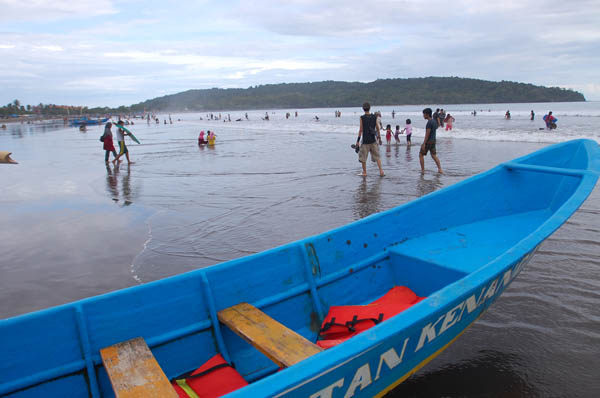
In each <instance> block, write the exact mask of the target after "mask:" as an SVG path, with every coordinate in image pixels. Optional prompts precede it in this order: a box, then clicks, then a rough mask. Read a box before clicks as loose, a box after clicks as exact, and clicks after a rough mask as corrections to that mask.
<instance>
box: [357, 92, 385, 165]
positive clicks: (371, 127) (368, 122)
mask: <svg viewBox="0 0 600 398" xmlns="http://www.w3.org/2000/svg"><path fill="white" fill-rule="evenodd" d="M363 110H364V111H365V114H364V115H362V116H361V117H360V128H359V129H358V138H357V139H356V145H357V146H359V143H360V137H362V144H360V146H359V150H358V161H359V162H360V163H361V164H362V169H363V172H362V176H363V177H366V176H367V157H368V156H369V153H370V154H371V160H372V161H373V162H377V167H379V175H380V176H382V177H383V176H384V175H385V173H384V172H383V169H382V168H381V159H380V158H379V145H381V132H380V130H379V126H378V124H377V116H376V115H373V114H372V113H370V112H369V111H370V110H371V105H370V104H369V103H368V102H365V103H364V104H363Z"/></svg>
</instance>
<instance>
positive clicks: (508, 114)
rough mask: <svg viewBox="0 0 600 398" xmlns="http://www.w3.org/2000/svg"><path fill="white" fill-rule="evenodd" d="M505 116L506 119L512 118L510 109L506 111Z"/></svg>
mask: <svg viewBox="0 0 600 398" xmlns="http://www.w3.org/2000/svg"><path fill="white" fill-rule="evenodd" d="M504 118H505V119H506V120H508V119H510V111H506V113H505V114H504Z"/></svg>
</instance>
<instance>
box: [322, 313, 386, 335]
mask: <svg viewBox="0 0 600 398" xmlns="http://www.w3.org/2000/svg"><path fill="white" fill-rule="evenodd" d="M364 321H372V322H373V323H374V324H375V325H377V324H378V323H380V322H382V321H383V313H380V314H379V316H378V317H377V318H363V319H358V315H354V317H352V320H351V321H347V322H346V323H335V317H333V318H331V321H329V322H325V325H323V327H322V328H321V330H319V338H320V337H321V334H322V333H325V332H327V331H328V330H329V329H331V327H332V326H341V327H345V328H348V331H349V332H356V328H355V326H356V324H357V323H359V322H364Z"/></svg>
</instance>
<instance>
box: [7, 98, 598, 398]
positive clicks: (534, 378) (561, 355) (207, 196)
mask: <svg viewBox="0 0 600 398" xmlns="http://www.w3.org/2000/svg"><path fill="white" fill-rule="evenodd" d="M438 106H439V107H443V108H445V109H446V110H447V111H448V112H450V113H451V114H452V115H453V116H454V117H455V118H456V122H455V124H454V130H453V131H451V132H446V131H438V155H439V157H440V160H441V162H442V166H443V168H444V171H445V174H444V175H439V174H437V173H435V172H434V170H435V167H434V164H433V162H432V160H431V159H430V158H426V161H425V163H426V168H427V172H426V173H425V174H424V175H421V173H420V168H419V164H418V147H419V144H420V143H421V142H422V137H423V135H424V126H425V121H424V120H423V118H422V115H421V109H422V108H423V107H424V106H401V107H400V106H398V107H373V110H380V111H381V112H382V114H383V123H384V125H385V124H388V123H389V124H391V125H392V126H393V127H395V125H396V124H399V125H400V126H401V127H403V126H404V121H405V119H406V118H410V119H412V124H413V131H414V134H413V143H414V144H415V145H414V146H413V147H412V148H407V147H406V145H404V138H403V137H402V145H398V146H396V145H391V146H389V147H387V146H385V145H384V146H383V147H382V148H381V155H382V163H383V168H384V170H385V172H386V177H384V178H379V177H378V176H377V168H376V166H374V165H373V164H371V163H370V162H369V164H368V172H369V176H368V177H367V178H366V179H363V178H361V177H358V176H357V175H356V174H357V173H359V172H360V164H359V163H358V161H357V156H356V154H355V153H354V151H353V150H352V149H351V148H350V144H352V143H354V142H355V140H356V133H357V130H358V118H359V116H360V115H361V114H362V111H361V110H360V109H359V108H341V109H338V110H340V111H341V112H342V117H341V118H336V117H334V111H335V110H336V109H298V110H297V111H298V113H299V116H298V117H297V118H296V117H294V112H295V111H296V109H292V110H281V109H278V110H263V111H249V112H248V116H249V119H250V120H248V121H246V120H245V117H244V112H221V115H222V117H227V114H228V113H229V114H230V116H231V119H232V120H233V121H232V122H224V121H223V120H220V121H210V120H207V118H206V116H207V115H206V114H205V113H202V114H200V113H181V114H172V115H171V118H172V120H173V124H166V125H165V124H164V122H163V121H164V120H167V122H168V116H169V115H166V114H165V115H163V114H161V115H158V116H159V118H160V120H161V123H160V124H155V123H150V124H148V123H146V122H145V121H140V120H139V119H136V120H135V125H132V126H130V129H132V131H134V132H135V134H136V136H137V137H138V138H139V139H140V141H141V142H142V144H141V145H137V144H133V143H130V144H129V148H130V153H131V158H132V160H133V161H135V164H132V165H131V166H130V167H128V166H127V164H126V162H125V163H123V164H122V165H121V166H120V167H114V166H112V164H111V165H109V166H106V165H105V164H104V161H103V157H104V152H103V151H102V148H101V145H102V144H101V143H100V142H99V141H98V137H99V136H100V135H101V133H102V128H101V127H98V126H92V127H90V128H89V129H88V131H87V132H85V133H82V132H80V131H79V130H78V129H77V128H73V127H68V126H64V125H63V124H62V122H59V123H36V124H9V125H8V126H7V129H6V130H0V150H9V151H11V152H13V158H15V159H16V160H17V161H19V162H20V163H19V165H0V182H1V184H2V195H1V196H0V206H1V208H2V212H1V213H0V214H1V217H2V226H3V227H2V228H0V259H2V260H1V261H0V318H6V317H10V316H14V315H18V314H22V313H26V312H29V311H33V310H37V309H41V308H47V307H49V306H53V305H58V304H61V303H65V302H69V301H72V300H76V299H80V298H84V297H88V296H91V295H96V294H101V293H104V292H107V291H112V290H116V289H120V288H123V287H127V286H133V285H136V284H139V283H144V282H149V281H152V280H156V279H160V278H163V277H166V276H169V275H176V274H179V273H182V272H185V271H189V270H192V269H197V268H202V267H205V266H208V265H211V264H215V263H218V262H221V261H225V260H228V259H233V258H237V257H240V256H244V255H247V254H251V253H256V252H260V251H262V250H265V249H268V248H272V247H275V246H278V245H281V244H284V243H287V242H290V241H293V240H296V239H299V238H303V237H306V236H309V235H312V234H315V233H320V232H323V231H326V230H329V229H331V228H334V227H337V226H340V225H344V224H346V223H348V222H351V221H354V220H357V219H360V218H363V217H366V216H368V215H370V214H372V213H375V212H380V211H383V210H387V209H389V208H392V207H394V206H398V205H401V204H403V203H406V202H408V201H410V200H413V199H415V198H417V197H420V196H422V195H425V194H427V193H429V192H432V191H435V190H437V189H440V188H442V187H445V186H448V185H451V184H454V183H456V182H458V181H461V180H463V179H465V178H467V177H469V176H472V175H474V174H477V173H479V172H482V171H485V170H487V169H489V168H491V167H493V166H495V165H497V164H498V163H500V162H503V161H507V160H510V159H513V158H515V157H518V156H522V155H524V154H527V153H529V152H532V151H534V150H537V149H539V148H542V147H544V146H546V145H548V144H551V143H554V142H561V141H565V140H569V139H573V138H591V139H594V140H596V141H600V139H599V138H600V130H599V129H598V128H597V125H598V123H599V122H600V103H596V102H586V103H555V104H493V105H487V104H475V105H448V106H444V105H436V107H438ZM532 109H533V110H534V111H535V113H536V120H534V121H530V120H529V112H530V111H531V110H532ZM392 110H394V111H395V113H396V114H395V118H394V119H392V116H391V112H392ZM473 110H477V116H472V115H471V112H472V111H473ZM506 110H510V112H511V114H512V119H511V120H505V119H504V113H505V112H506ZM549 110H552V111H553V114H554V115H555V116H556V117H557V118H558V119H559V120H558V126H559V127H558V129H557V130H555V131H552V132H549V131H546V130H544V129H543V127H544V123H543V121H542V119H541V118H542V116H543V115H544V114H545V113H546V112H547V111H549ZM265 112H268V113H269V116H270V119H271V120H270V121H264V120H262V116H264V114H265ZM286 112H291V114H292V116H291V117H290V118H289V119H286V118H285V113H286ZM213 113H214V112H213ZM214 114H218V112H216V113H214ZM315 116H318V117H319V121H316V120H315ZM201 118H202V119H203V120H201ZM240 118H241V119H243V120H242V121H235V120H236V119H240ZM540 128H542V130H540ZM200 130H205V131H206V130H213V131H215V132H216V134H217V145H215V147H214V148H207V147H198V145H197V144H196V140H197V136H198V133H199V131H200ZM416 221H418V220H416ZM599 236H600V193H599V190H598V189H597V188H596V189H595V190H594V192H593V193H592V195H591V196H590V197H589V198H588V200H587V201H586V202H585V203H584V204H583V206H582V207H581V209H580V210H579V211H578V212H577V213H576V214H575V215H574V216H573V217H572V218H571V219H570V220H569V221H568V222H567V223H566V224H565V225H564V226H563V227H562V228H561V229H560V230H558V231H557V232H556V233H555V234H554V235H552V236H551V237H550V238H549V239H548V240H547V241H546V242H545V243H544V244H543V245H542V246H541V248H540V250H539V252H538V253H537V254H536V255H535V256H534V257H533V259H532V261H531V262H530V263H529V264H528V266H527V267H526V268H525V270H524V271H523V272H522V273H521V274H520V275H519V277H518V278H517V279H516V281H515V282H514V283H513V284H512V285H511V287H510V288H509V289H508V290H507V291H506V292H505V293H504V294H503V295H502V296H501V297H500V299H499V300H498V301H497V302H496V303H495V304H494V305H493V306H492V308H491V309H490V311H488V312H487V313H486V315H484V316H483V317H482V318H481V319H480V320H479V321H478V322H477V323H476V324H475V325H474V326H472V327H471V328H470V329H469V330H468V331H467V332H466V333H465V334H464V335H463V336H462V337H461V338H460V339H458V340H457V342H456V343H455V344H454V345H452V346H451V347H450V348H449V349H448V350H446V351H445V352H444V353H443V354H442V355H441V356H439V357H438V358H437V359H435V360H434V361H432V362H431V363H430V364H429V365H427V366H426V367H425V368H424V369H422V370H421V371H420V372H418V373H417V374H416V375H415V376H413V377H412V378H411V379H409V380H408V381H406V382H405V383H403V384H402V385H400V386H399V387H397V388H396V389H395V390H394V391H392V392H390V393H389V396H390V397H400V396H402V397H481V396H486V397H507V396H510V397H595V396H600V329H599V325H600V310H599V309H598V308H600V293H598V292H599V291H600V274H599V272H598V266H599V265H600V245H599V244H598V240H599Z"/></svg>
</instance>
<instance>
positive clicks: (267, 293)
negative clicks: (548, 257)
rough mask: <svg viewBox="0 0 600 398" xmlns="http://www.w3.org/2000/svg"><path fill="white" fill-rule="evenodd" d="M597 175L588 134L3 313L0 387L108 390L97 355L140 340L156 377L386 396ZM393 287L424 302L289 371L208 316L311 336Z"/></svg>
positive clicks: (287, 391)
mask: <svg viewBox="0 0 600 398" xmlns="http://www.w3.org/2000/svg"><path fill="white" fill-rule="evenodd" d="M599 171H600V157H599V147H598V144H597V143H596V142H594V141H590V140H575V141H570V142H566V143H561V144H557V145H553V146H549V147H547V148H544V149H542V150H539V151H537V152H534V153H532V154H530V155H527V156H524V157H521V158H519V159H516V160H514V161H511V162H506V163H503V164H500V165H499V166H497V167H495V168H493V169H491V170H489V171H487V172H484V173H482V174H479V175H476V176H474V177H471V178H469V179H466V180H464V181H462V182H460V183H458V184H455V185H453V186H450V187H447V188H445V189H442V190H440V191H437V192H434V193H431V194H429V195H426V196H424V197H422V198H419V199H417V200H414V201H412V202H410V203H407V204H404V205H402V206H399V207H397V208H394V209H391V210H389V211H385V212H383V213H379V214H375V215H372V216H369V217H367V218H365V219H362V220H359V221H356V222H353V223H351V224H348V225H346V226H343V227H340V228H337V229H334V230H332V231H329V232H325V233H322V234H320V235H316V236H312V237H309V238H306V239H302V240H300V241H297V242H293V243H290V244H286V245H284V246H281V247H278V248H274V249H271V250H267V251H265V252H262V253H259V254H255V255H251V256H248V257H244V258H240V259H237V260H233V261H228V262H225V263H222V264H219V265H215V266H212V267H208V268H204V269H200V270H196V271H192V272H189V273H185V274H182V275H178V276H175V277H171V278H167V279H164V280H160V281H156V282H152V283H148V284H145V285H141V286H136V287H132V288H128V289H124V290H121V291H116V292H112V293H109V294H104V295H101V296H98V297H92V298H88V299H85V300H81V301H78V302H74V303H70V304H66V305H62V306H59V307H55V308H50V309H47V310H43V311H38V312H34V313H30V314H26V315H22V316H18V317H15V318H11V319H6V320H2V321H0V396H10V397H19V398H22V397H36V398H38V397H41V396H42V397H90V396H91V397H112V396H114V391H113V386H112V385H111V381H110V379H109V375H108V373H107V367H106V366H105V365H104V364H105V363H106V362H103V361H102V358H103V357H101V355H100V350H101V349H103V348H105V347H110V346H114V345H115V344H118V343H121V342H124V341H128V340H130V339H133V338H136V337H142V338H143V341H145V342H146V343H147V345H148V346H149V347H150V349H151V352H152V356H153V357H154V358H155V359H156V361H157V363H158V365H159V367H160V368H161V369H162V371H163V372H164V374H165V375H166V377H167V378H171V377H175V376H176V375H179V374H181V373H184V372H187V371H190V370H193V369H196V368H197V367H198V366H200V364H202V363H203V362H205V361H206V360H207V359H209V358H211V357H213V356H214V355H215V354H217V353H220V354H221V355H222V356H223V358H225V360H227V361H228V362H233V363H234V364H235V366H236V370H237V372H239V374H240V375H241V376H242V377H243V378H244V379H245V380H246V381H248V382H249V383H250V384H249V385H247V386H245V387H243V388H241V389H238V390H236V391H234V392H232V393H231V394H229V395H228V397H313V398H318V397H321V398H328V397H373V396H379V395H382V394H385V393H386V392H387V391H389V390H390V389H391V388H393V387H394V386H395V385H397V384H399V383H400V382H402V381H403V380H405V379H406V378H407V377H409V376H410V375H411V374H413V373H414V372H416V371H417V370H418V369H420V368H421V367H422V366H424V365H425V364H427V363H428V362H429V361H430V360H431V359H432V358H434V357H435V356H437V355H438V354H439V353H440V352H442V351H443V350H444V349H445V348H446V347H448V345H449V344H451V343H452V342H453V341H454V340H455V339H456V338H457V337H459V336H460V335H461V334H462V333H463V332H464V331H465V330H466V329H467V327H468V326H469V325H471V324H472V323H473V322H475V320H476V319H477V318H478V317H479V316H481V315H482V313H483V312H484V311H486V310H487V309H488V308H489V306H490V305H491V304H492V303H493V302H494V301H495V300H496V299H497V298H498V296H499V295H500V294H501V293H502V291H503V290H504V289H506V287H507V286H508V285H509V284H510V283H511V282H512V281H513V280H514V279H515V277H516V276H517V275H518V274H519V272H520V271H521V270H522V269H523V267H524V266H525V264H526V263H527V262H528V260H529V259H530V258H531V256H532V255H533V254H534V253H535V251H536V249H537V248H538V247H539V245H540V244H541V243H542V242H543V241H544V240H545V239H546V238H547V237H548V236H549V235H550V234H552V233H553V232H554V231H555V230H556V229H557V228H559V227H560V226H561V225H562V224H563V223H564V222H565V221H566V220H567V219H568V218H569V217H570V216H571V215H572V214H573V213H574V212H575V211H576V210H577V209H578V207H579V206H580V205H581V204H582V203H583V201H584V200H585V199H586V197H587V196H588V195H589V194H590V192H591V191H592V189H593V188H594V186H595V183H596V180H597V178H598V175H599ZM393 286H407V287H409V288H410V289H412V290H413V291H414V292H415V293H416V294H417V295H419V296H422V297H426V298H425V299H424V300H422V301H420V302H418V303H417V304H415V305H413V306H411V307H410V308H408V309H406V310H404V311H403V312H401V313H400V314H398V315H396V316H393V317H392V318H390V319H388V320H385V321H383V322H380V323H379V324H377V325H376V326H373V327H371V328H370V329H368V330H366V331H364V332H362V333H360V334H358V335H356V336H354V337H352V338H351V339H349V340H347V341H345V342H344V343H341V344H339V345H337V346H334V347H332V348H329V349H327V350H324V351H320V352H317V353H314V355H310V356H307V357H306V358H304V359H303V360H300V361H299V362H297V363H296V364H293V365H291V366H287V367H285V366H281V365H278V364H276V363H274V362H273V361H272V360H271V359H269V358H268V357H267V356H265V355H263V354H262V353H261V352H260V351H258V350H257V349H256V348H255V346H253V345H251V344H249V343H248V342H247V339H242V338H240V337H239V336H238V335H237V334H236V333H234V332H233V331H232V330H230V328H229V327H227V326H225V324H223V323H220V322H219V319H222V318H221V316H222V314H223V311H226V310H228V309H230V308H233V307H234V306H237V305H239V304H240V303H249V304H251V305H252V306H253V308H257V309H258V310H257V311H259V312H260V313H262V314H265V316H267V317H268V318H269V319H273V320H276V321H278V322H280V323H281V324H283V325H284V326H283V327H285V328H287V329H289V330H291V331H294V332H296V333H297V334H299V335H300V336H302V338H304V339H306V340H308V341H310V342H314V341H315V340H316V338H317V333H318V330H319V327H320V326H321V322H322V321H323V319H324V318H325V316H326V314H327V312H328V310H329V309H330V307H331V306H339V305H357V304H366V303H371V302H372V301H373V300H376V299H378V298H379V297H381V296H382V295H384V293H386V292H387V291H388V290H389V289H390V288H392V287H393ZM311 344H312V343H311ZM283 349H286V346H285V345H284V347H283ZM280 367H284V369H282V370H280Z"/></svg>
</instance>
